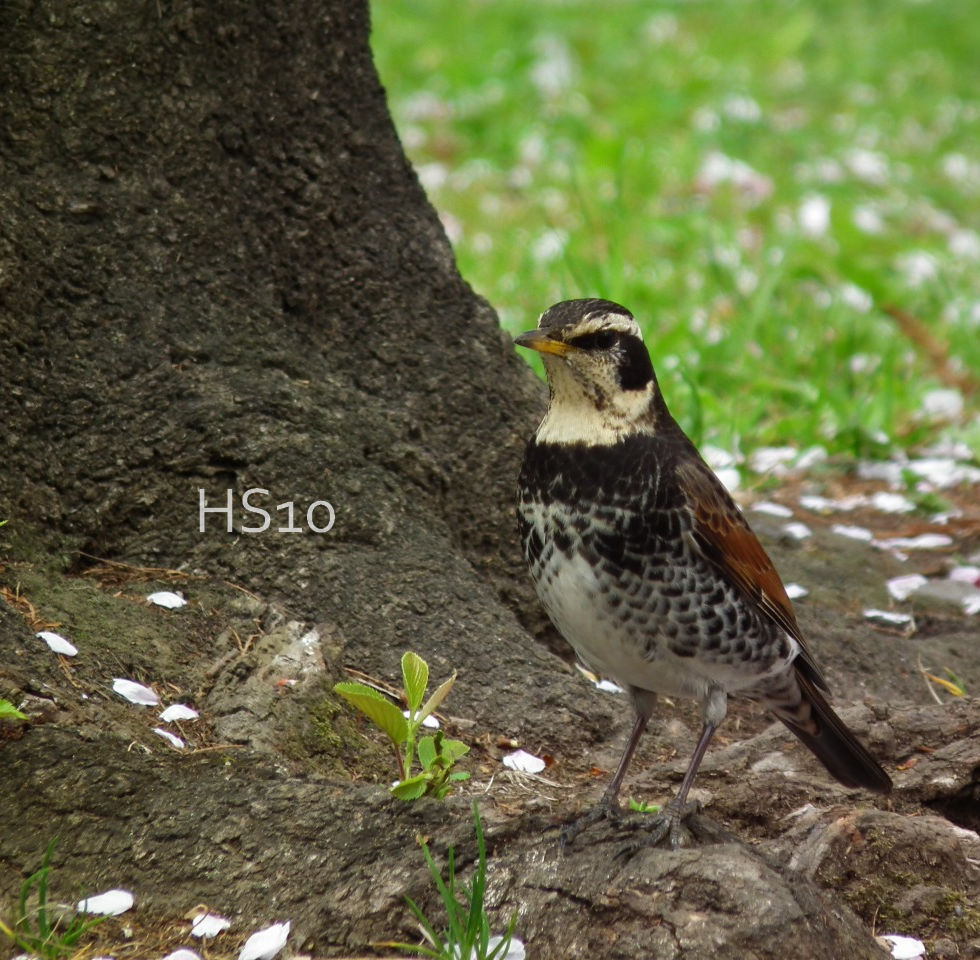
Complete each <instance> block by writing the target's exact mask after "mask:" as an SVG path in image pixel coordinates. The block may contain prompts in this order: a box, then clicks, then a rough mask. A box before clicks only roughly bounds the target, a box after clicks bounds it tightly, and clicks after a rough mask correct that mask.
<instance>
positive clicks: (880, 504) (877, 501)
mask: <svg viewBox="0 0 980 960" xmlns="http://www.w3.org/2000/svg"><path fill="white" fill-rule="evenodd" d="M870 503H871V506H872V507H874V508H875V510H880V511H881V512H882V513H911V512H912V511H913V510H914V509H915V504H914V503H913V502H912V501H911V500H909V498H908V497H903V496H902V495H901V494H900V493H891V492H890V491H888V490H879V491H878V492H877V493H873V494H871V500H870Z"/></svg>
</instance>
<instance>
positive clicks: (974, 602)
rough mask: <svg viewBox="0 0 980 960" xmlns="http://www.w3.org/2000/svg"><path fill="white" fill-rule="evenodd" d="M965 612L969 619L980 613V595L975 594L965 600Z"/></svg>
mask: <svg viewBox="0 0 980 960" xmlns="http://www.w3.org/2000/svg"><path fill="white" fill-rule="evenodd" d="M963 612H964V613H965V614H966V615H967V616H968V617H972V616H973V615H974V614H977V613H980V593H975V594H973V596H970V597H964V598H963Z"/></svg>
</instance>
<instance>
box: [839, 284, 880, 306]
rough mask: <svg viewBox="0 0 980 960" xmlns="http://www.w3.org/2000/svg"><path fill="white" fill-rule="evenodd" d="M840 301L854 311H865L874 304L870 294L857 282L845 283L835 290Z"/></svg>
mask: <svg viewBox="0 0 980 960" xmlns="http://www.w3.org/2000/svg"><path fill="white" fill-rule="evenodd" d="M837 293H838V296H839V297H840V302H841V303H843V304H844V305H845V306H847V307H850V308H851V309H852V310H854V311H855V312H856V313H867V312H868V311H869V310H870V309H871V307H872V306H873V304H874V301H873V300H872V299H871V294H870V293H868V291H867V290H862V289H861V288H860V287H859V286H857V284H854V283H845V284H844V285H843V286H841V288H840V289H839V290H838V291H837Z"/></svg>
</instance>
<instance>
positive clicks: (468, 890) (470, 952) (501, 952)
mask: <svg viewBox="0 0 980 960" xmlns="http://www.w3.org/2000/svg"><path fill="white" fill-rule="evenodd" d="M473 825H474V827H475V829H476V851H477V860H476V873H475V874H474V876H473V880H472V882H471V883H468V884H466V883H463V884H457V882H456V864H455V854H454V850H453V848H452V847H450V848H449V852H448V854H447V864H446V879H443V877H442V873H441V872H440V870H439V868H438V867H437V866H436V864H435V861H434V860H433V859H432V854H431V852H430V851H429V845H428V844H427V843H426V842H425V841H424V840H423V839H422V838H421V837H420V838H419V843H420V845H421V847H422V855H423V856H424V857H425V862H426V865H427V866H428V868H429V873H430V874H431V876H432V880H433V882H434V883H435V885H436V889H437V890H438V891H439V897H440V899H441V900H442V904H443V906H444V907H445V909H446V921H447V926H446V929H445V930H444V931H443V932H442V933H439V932H437V930H436V928H435V925H434V924H433V923H432V922H431V921H430V920H428V918H427V917H426V916H425V914H424V913H422V911H421V909H419V906H418V904H416V903H415V901H414V900H411V899H409V898H407V897H406V900H407V901H408V905H409V907H411V908H412V912H413V913H414V914H415V917H416V919H417V920H418V922H419V925H420V926H421V927H422V932H423V935H424V936H425V939H426V940H427V941H428V943H429V946H423V945H418V946H416V945H413V944H408V943H396V944H391V946H395V947H398V948H399V949H401V950H408V951H411V952H412V953H416V954H418V955H419V956H421V957H432V958H434V960H460V958H465V960H506V958H507V957H508V955H509V951H510V946H511V940H512V938H513V936H514V927H515V926H516V925H517V911H516V910H515V911H514V914H513V916H512V917H511V918H510V922H509V923H508V924H507V928H506V930H505V931H504V935H503V936H496V937H491V936H490V924H489V921H488V920H487V910H486V903H485V897H486V888H487V848H486V843H485V841H484V839H483V825H482V823H481V822H480V811H479V809H478V807H477V805H476V800H474V801H473ZM457 888H460V889H461V892H462V903H461V902H460V901H459V899H458V898H457V894H456V891H457ZM518 945H519V944H518ZM521 955H522V956H523V953H522V954H521Z"/></svg>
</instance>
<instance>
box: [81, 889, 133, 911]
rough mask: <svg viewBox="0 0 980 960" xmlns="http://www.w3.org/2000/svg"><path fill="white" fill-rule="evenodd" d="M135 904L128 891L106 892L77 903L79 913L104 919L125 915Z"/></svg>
mask: <svg viewBox="0 0 980 960" xmlns="http://www.w3.org/2000/svg"><path fill="white" fill-rule="evenodd" d="M134 903H135V898H134V897H133V895H132V894H131V893H130V892H129V891H128V890H106V892H105V893H100V894H98V896H95V897H86V898H85V899H84V900H81V901H79V904H78V906H77V908H76V909H77V910H78V912H79V913H97V914H99V915H101V916H104V917H118V916H119V914H121V913H125V912H126V911H127V910H129V909H130V908H131V907H132V906H133V904H134Z"/></svg>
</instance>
